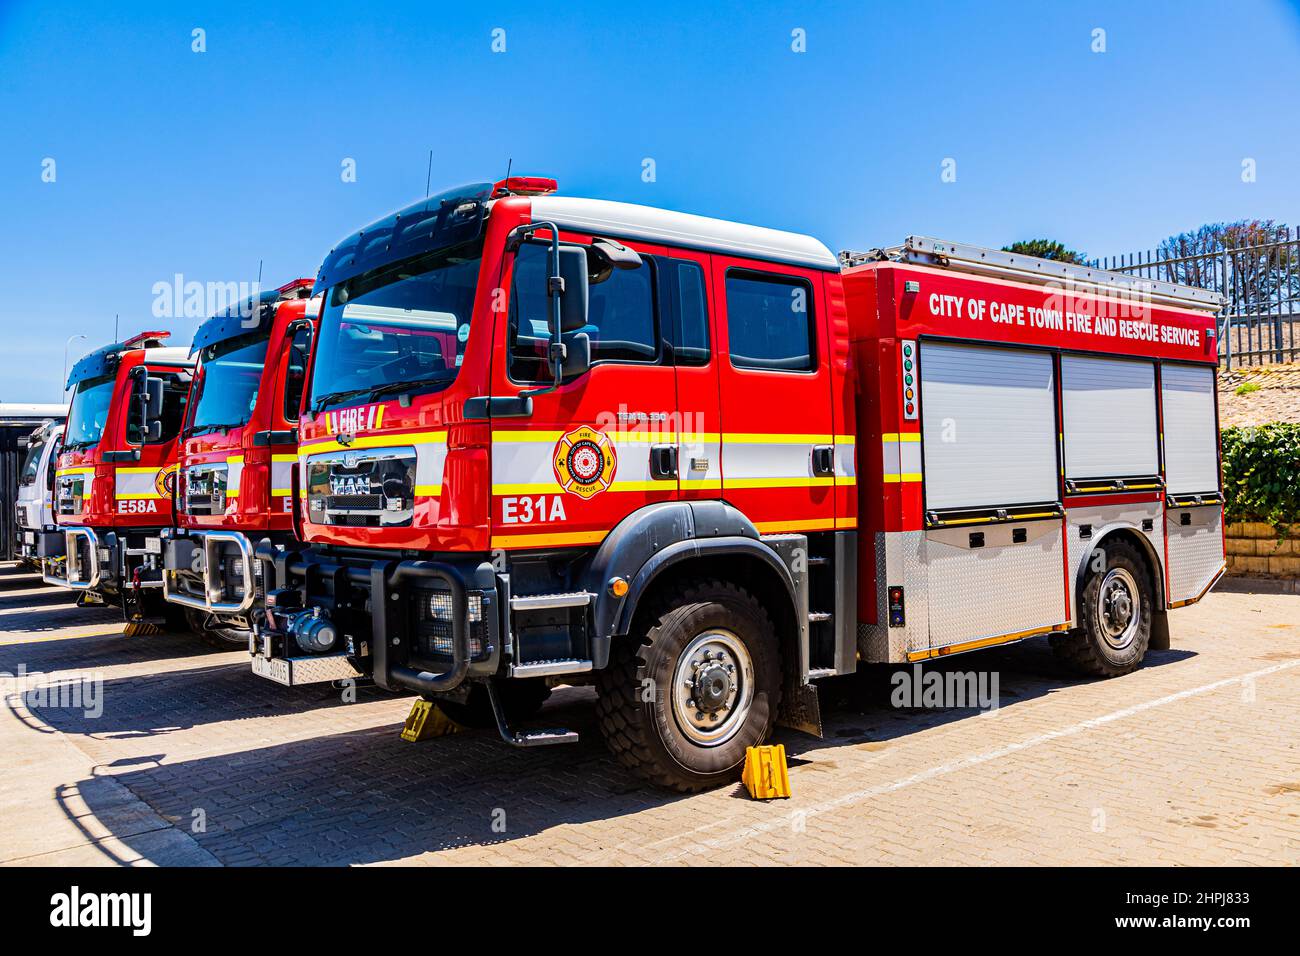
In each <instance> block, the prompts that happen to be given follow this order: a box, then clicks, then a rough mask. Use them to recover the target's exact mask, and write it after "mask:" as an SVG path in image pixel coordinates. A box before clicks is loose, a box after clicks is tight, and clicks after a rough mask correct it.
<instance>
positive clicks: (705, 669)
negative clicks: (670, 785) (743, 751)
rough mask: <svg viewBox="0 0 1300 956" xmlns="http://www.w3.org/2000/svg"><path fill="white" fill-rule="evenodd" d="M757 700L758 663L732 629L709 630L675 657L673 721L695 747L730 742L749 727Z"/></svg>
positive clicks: (713, 745) (714, 745)
mask: <svg viewBox="0 0 1300 956" xmlns="http://www.w3.org/2000/svg"><path fill="white" fill-rule="evenodd" d="M753 701H754V662H753V659H752V658H751V657H750V656H749V651H748V649H746V647H745V644H744V642H743V641H741V640H740V638H738V637H737V636H736V635H735V634H733V633H731V632H730V631H724V630H709V631H706V632H705V633H703V634H701V635H699V636H698V637H696V638H695V639H694V640H693V641H691V643H690V644H688V645H687V646H686V649H685V650H684V651H682V653H681V656H680V657H678V658H677V667H676V668H675V669H674V671H673V693H672V705H673V717H674V718H676V720H677V726H678V727H679V728H681V731H682V733H683V734H685V735H686V736H687V737H688V738H689V739H690V740H691V741H692V742H693V743H696V744H699V745H700V746H703V747H716V746H718V745H719V744H723V743H726V742H727V741H728V740H730V739H731V738H732V737H734V736H735V735H736V733H737V732H738V731H739V730H740V728H741V727H743V726H744V725H745V720H746V718H747V717H748V716H749V708H750V705H751V704H752V703H753Z"/></svg>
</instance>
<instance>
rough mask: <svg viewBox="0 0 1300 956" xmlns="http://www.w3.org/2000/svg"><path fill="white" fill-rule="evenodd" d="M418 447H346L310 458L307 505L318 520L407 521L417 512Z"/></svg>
mask: <svg viewBox="0 0 1300 956" xmlns="http://www.w3.org/2000/svg"><path fill="white" fill-rule="evenodd" d="M415 467H416V456H415V449H413V448H385V449H366V450H363V451H342V452H333V453H330V454H326V455H318V456H315V457H313V458H311V459H310V460H309V462H308V464H307V509H308V515H309V520H311V521H313V522H316V523H317V524H327V525H348V526H353V527H375V528H377V527H381V526H382V527H405V526H407V525H410V523H411V521H412V519H413V518H414V516H415Z"/></svg>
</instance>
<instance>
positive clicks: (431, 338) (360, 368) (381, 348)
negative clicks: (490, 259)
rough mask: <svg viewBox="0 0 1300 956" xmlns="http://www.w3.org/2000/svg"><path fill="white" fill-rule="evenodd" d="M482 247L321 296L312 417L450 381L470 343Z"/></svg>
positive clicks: (434, 257)
mask: <svg viewBox="0 0 1300 956" xmlns="http://www.w3.org/2000/svg"><path fill="white" fill-rule="evenodd" d="M480 253H481V246H476V247H475V248H473V249H470V250H466V249H465V247H463V246H462V247H461V248H460V249H459V250H452V251H442V252H436V253H430V254H428V255H423V256H420V257H418V258H415V259H409V260H407V261H405V262H399V263H395V264H393V265H391V266H385V267H383V268H381V269H376V270H374V271H372V272H369V273H366V274H365V275H361V276H358V277H356V278H355V279H349V280H348V281H346V282H342V283H339V284H338V285H336V286H335V287H334V288H332V289H330V290H329V292H328V294H327V299H326V305H325V308H324V310H323V312H322V315H321V323H320V338H319V340H318V342H317V345H316V359H315V369H314V372H313V374H312V391H311V407H312V409H313V410H315V411H320V410H321V409H323V408H326V407H329V406H331V405H339V404H342V403H345V402H347V401H355V400H358V399H364V398H365V397H367V396H373V395H376V394H381V393H391V392H394V391H398V390H400V389H401V387H402V386H404V385H405V386H409V388H410V390H411V391H416V390H418V391H421V392H429V391H438V390H440V389H444V388H446V387H447V386H448V385H450V384H451V383H452V382H453V381H455V379H456V373H457V372H458V371H459V370H460V364H461V360H462V359H463V357H464V348H465V343H466V342H467V341H468V340H469V326H470V313H471V312H472V310H473V307H474V291H475V286H476V284H477V281H478V269H479V261H480Z"/></svg>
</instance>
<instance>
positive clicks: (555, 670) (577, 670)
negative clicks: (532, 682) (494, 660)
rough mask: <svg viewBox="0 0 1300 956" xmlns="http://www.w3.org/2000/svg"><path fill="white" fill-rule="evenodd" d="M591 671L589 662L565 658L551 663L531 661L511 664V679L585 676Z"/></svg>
mask: <svg viewBox="0 0 1300 956" xmlns="http://www.w3.org/2000/svg"><path fill="white" fill-rule="evenodd" d="M591 669H592V663H591V661H583V660H578V659H577V658H576V657H575V658H566V659H563V660H553V661H531V662H530V663H527V664H511V665H510V676H511V677H551V676H554V675H555V674H585V673H586V672H587V671H589V670H591Z"/></svg>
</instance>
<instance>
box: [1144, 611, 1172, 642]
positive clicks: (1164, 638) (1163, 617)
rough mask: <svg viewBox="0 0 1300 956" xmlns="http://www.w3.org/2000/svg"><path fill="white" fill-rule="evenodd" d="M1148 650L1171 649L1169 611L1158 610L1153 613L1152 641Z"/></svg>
mask: <svg viewBox="0 0 1300 956" xmlns="http://www.w3.org/2000/svg"><path fill="white" fill-rule="evenodd" d="M1147 650H1150V651H1167V650H1169V612H1168V611H1156V612H1155V613H1154V614H1152V615H1151V641H1150V643H1149V644H1147Z"/></svg>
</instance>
